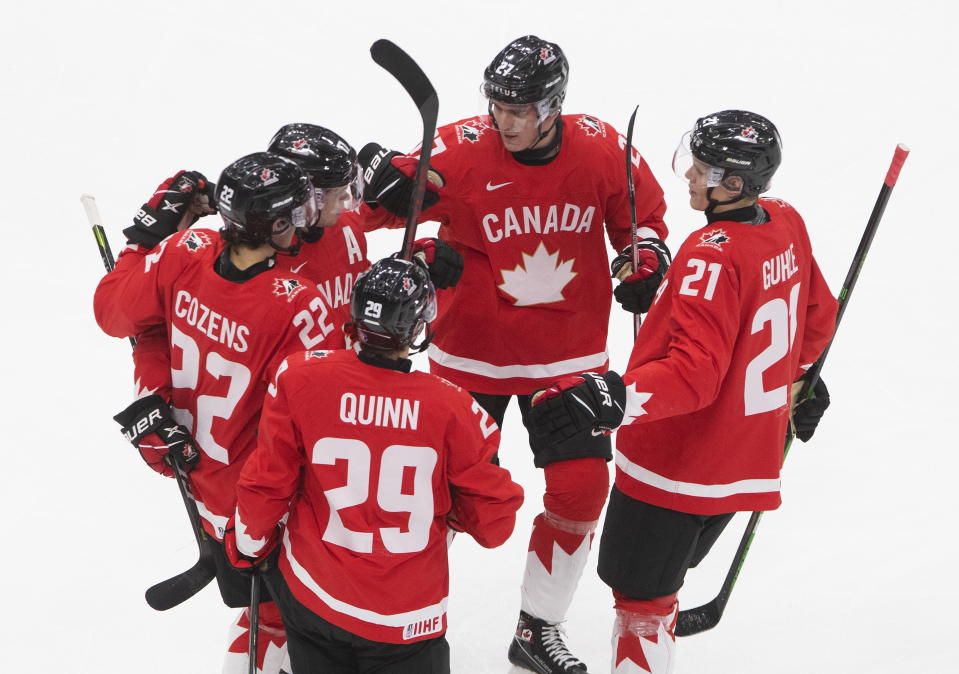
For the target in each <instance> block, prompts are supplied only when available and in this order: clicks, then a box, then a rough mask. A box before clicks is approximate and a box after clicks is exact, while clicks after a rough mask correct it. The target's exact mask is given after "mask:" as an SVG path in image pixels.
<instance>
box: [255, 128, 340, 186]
mask: <svg viewBox="0 0 959 674" xmlns="http://www.w3.org/2000/svg"><path fill="white" fill-rule="evenodd" d="M267 150H268V151H269V152H272V153H273V154H278V155H280V156H281V157H286V158H287V159H291V160H293V161H295V162H296V163H297V164H299V165H300V167H301V168H302V169H303V170H304V171H306V173H307V175H309V176H310V180H312V181H313V186H314V187H320V188H322V187H342V186H344V185H349V184H350V183H352V182H353V181H354V179H355V178H356V176H357V164H356V150H354V149H353V148H352V147H351V146H350V144H349V143H347V142H346V140H344V139H343V137H342V136H340V135H339V134H336V133H334V132H333V131H330V130H329V129H327V128H326V127H323V126H318V125H316V124H301V123H296V124H287V125H286V126H283V127H280V130H279V131H277V132H276V134H275V135H274V136H273V139H272V140H271V141H270V145H269V147H268V148H267Z"/></svg>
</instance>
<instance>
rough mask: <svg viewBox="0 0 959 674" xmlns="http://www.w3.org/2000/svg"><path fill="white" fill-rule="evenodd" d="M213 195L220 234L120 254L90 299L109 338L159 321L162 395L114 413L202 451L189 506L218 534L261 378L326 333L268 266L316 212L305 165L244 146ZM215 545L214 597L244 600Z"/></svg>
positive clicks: (276, 622)
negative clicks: (184, 436)
mask: <svg viewBox="0 0 959 674" xmlns="http://www.w3.org/2000/svg"><path fill="white" fill-rule="evenodd" d="M215 196H216V204H217V206H218V208H219V211H220V214H221V215H222V217H223V221H224V227H223V229H221V230H220V234H219V235H218V234H216V233H214V232H210V231H208V230H192V229H186V230H183V231H181V232H179V233H178V234H174V235H173V236H170V237H168V238H165V239H163V240H162V241H160V243H159V244H158V245H157V246H156V248H155V249H154V250H153V251H152V252H151V253H150V254H148V255H145V256H138V255H131V256H129V257H127V258H122V257H121V259H120V260H119V261H118V263H117V267H116V269H115V270H114V271H113V272H111V273H110V274H108V275H107V276H105V277H104V278H103V280H102V281H101V282H100V285H99V286H98V288H97V291H96V295H95V298H94V309H95V312H96V317H97V321H98V323H99V324H100V326H101V327H102V328H103V330H104V331H105V332H106V333H107V334H110V335H113V336H116V337H124V336H135V335H140V334H143V333H144V332H146V331H149V330H152V329H155V328H156V327H157V326H161V327H162V329H164V330H165V332H166V338H167V340H168V343H169V344H170V364H171V367H172V372H171V374H172V390H171V399H170V401H169V402H168V401H167V400H165V399H164V398H163V397H162V396H160V395H156V394H154V395H150V396H147V397H144V398H141V399H139V400H137V401H136V402H135V403H134V404H133V405H131V406H130V407H129V408H127V409H126V410H125V411H124V412H122V413H121V414H120V415H118V416H117V421H119V422H120V423H121V425H123V426H124V428H125V431H126V434H127V435H128V437H129V438H130V439H131V440H132V441H133V443H134V445H137V446H140V447H141V451H142V445H143V444H148V443H149V444H158V443H156V442H151V441H153V439H154V438H155V437H156V436H157V435H159V436H160V438H161V441H162V440H163V439H165V438H167V437H175V435H176V434H171V431H169V429H171V428H172V429H176V428H179V429H181V431H186V432H189V434H190V435H191V436H192V438H193V442H194V444H195V446H196V448H197V449H198V450H199V451H200V458H199V460H198V461H196V462H195V467H194V468H193V470H192V472H191V475H190V477H191V486H192V489H193V494H194V496H195V497H196V503H197V508H198V510H199V512H200V515H201V517H202V520H203V526H204V528H205V529H206V531H207V533H208V534H210V535H211V536H212V537H213V538H214V539H216V540H221V539H222V537H223V534H224V530H225V527H226V522H227V520H228V519H229V518H230V517H231V516H232V514H233V511H234V508H235V502H236V497H235V486H236V480H237V478H238V476H239V471H240V468H241V466H242V465H243V463H244V462H245V460H246V458H247V457H248V456H249V454H250V452H251V451H252V450H253V447H254V445H255V432H256V424H257V421H258V419H259V414H260V409H261V406H262V403H263V398H264V395H265V392H266V387H267V385H268V383H269V380H270V378H271V377H272V375H273V373H274V372H275V370H276V368H277V367H278V365H279V363H280V362H282V359H283V358H284V357H285V356H286V355H288V354H290V353H292V352H294V351H297V350H301V349H304V348H318V347H325V346H327V342H326V341H325V339H324V338H325V336H326V334H328V333H325V332H324V330H323V327H322V316H323V313H322V311H321V307H322V306H323V305H322V299H321V297H320V296H319V294H317V293H316V292H315V291H314V290H313V288H312V284H310V283H309V281H307V280H306V279H304V278H303V277H300V276H297V275H295V274H291V273H290V272H289V271H284V270H280V269H278V268H277V267H276V265H275V259H276V255H277V253H278V252H288V251H290V250H291V248H292V247H293V245H294V243H293V242H294V238H295V234H294V232H295V230H297V229H301V228H305V227H309V226H311V225H312V224H314V222H315V221H316V218H317V212H316V207H315V206H316V204H315V201H314V195H313V187H312V185H311V184H310V180H309V178H308V177H307V175H306V174H305V173H304V172H303V170H302V169H301V168H300V167H299V166H297V165H296V164H295V163H293V162H291V161H289V160H287V159H284V158H282V157H279V156H277V155H272V154H269V153H265V152H261V153H255V154H252V155H248V156H246V157H243V158H241V159H239V160H237V161H236V162H234V163H233V164H231V165H230V166H228V167H227V168H226V169H224V171H223V173H222V174H221V176H220V180H219V183H218V184H217V187H216V193H215ZM215 547H216V549H217V550H218V551H219V552H220V553H221V554H220V559H218V560H217V565H218V573H217V580H218V583H219V585H220V591H221V595H222V596H223V599H224V601H225V602H226V603H227V605H229V606H235V607H239V606H247V605H248V604H249V592H248V584H247V583H246V581H245V580H244V578H243V577H242V576H241V575H240V574H238V573H237V572H236V571H235V570H234V569H233V568H232V567H231V566H230V565H229V564H228V563H227V561H226V557H225V556H224V555H222V547H221V546H215ZM260 616H261V627H262V631H263V632H264V636H263V638H262V639H261V640H260V643H261V645H262V646H263V648H262V651H261V654H260V661H261V671H270V672H276V671H278V669H279V666H280V662H281V661H282V658H283V655H284V647H285V644H284V642H285V639H284V637H283V630H282V623H281V621H280V619H279V614H278V612H277V610H276V609H275V606H274V605H273V604H272V603H267V604H264V606H263V607H262V609H261V612H260ZM228 664H229V663H228ZM227 671H229V669H228V668H227Z"/></svg>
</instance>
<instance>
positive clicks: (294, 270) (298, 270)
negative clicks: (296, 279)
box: [290, 262, 306, 274]
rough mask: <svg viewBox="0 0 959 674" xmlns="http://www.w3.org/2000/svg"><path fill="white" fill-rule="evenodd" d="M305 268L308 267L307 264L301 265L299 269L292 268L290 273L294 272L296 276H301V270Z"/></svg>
mask: <svg viewBox="0 0 959 674" xmlns="http://www.w3.org/2000/svg"><path fill="white" fill-rule="evenodd" d="M305 266H306V262H304V263H303V264H301V265H300V266H299V267H290V271H291V272H293V273H294V274H299V273H300V270H301V269H303V267H305Z"/></svg>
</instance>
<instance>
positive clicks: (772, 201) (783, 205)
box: [758, 197, 799, 217]
mask: <svg viewBox="0 0 959 674" xmlns="http://www.w3.org/2000/svg"><path fill="white" fill-rule="evenodd" d="M758 203H759V205H760V206H762V207H763V208H764V209H766V212H767V213H769V215H770V216H772V217H775V216H776V215H777V214H778V213H782V214H790V215H791V214H795V215H799V213H798V212H797V211H796V209H795V208H794V207H793V205H792V204H790V203H788V202H786V201H783V200H782V199H778V198H776V197H760V198H759V200H758Z"/></svg>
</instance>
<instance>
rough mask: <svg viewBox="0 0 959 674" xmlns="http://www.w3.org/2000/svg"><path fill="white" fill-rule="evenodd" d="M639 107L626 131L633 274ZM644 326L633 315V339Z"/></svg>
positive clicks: (636, 256) (636, 255)
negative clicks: (635, 134)
mask: <svg viewBox="0 0 959 674" xmlns="http://www.w3.org/2000/svg"><path fill="white" fill-rule="evenodd" d="M638 110H639V106H638V105H637V106H636V107H635V108H633V114H631V115H630V116H629V127H628V128H627V129H626V187H627V188H628V191H629V243H630V246H629V250H630V254H631V257H632V258H633V259H632V262H633V273H635V272H636V271H637V270H638V269H639V253H638V252H637V251H636V243H637V241H636V239H637V238H638V236H637V234H636V185H634V184H633V127H634V126H635V125H636V112H637V111H638ZM642 325H643V317H642V316H640V315H639V314H633V339H634V340H635V339H636V337H638V336H639V328H640V327H642Z"/></svg>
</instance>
